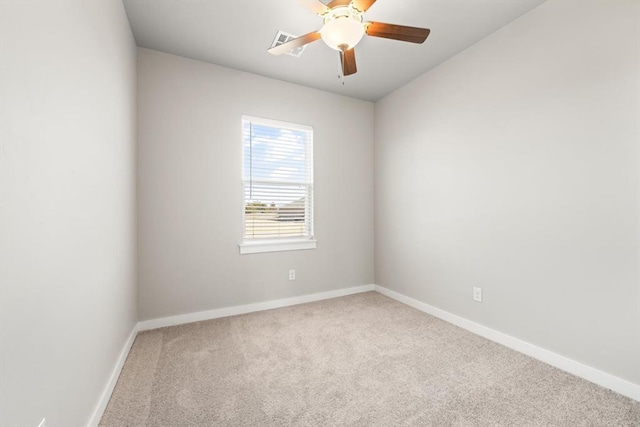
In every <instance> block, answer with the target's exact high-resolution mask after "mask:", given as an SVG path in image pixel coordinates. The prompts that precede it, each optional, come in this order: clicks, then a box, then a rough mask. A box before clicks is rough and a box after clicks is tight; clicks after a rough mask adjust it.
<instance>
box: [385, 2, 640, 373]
mask: <svg viewBox="0 0 640 427" xmlns="http://www.w3.org/2000/svg"><path fill="white" fill-rule="evenodd" d="M639 8H640V3H638V2H636V1H627V2H620V1H606V2H605V1H601V2H584V1H549V2H546V3H543V4H542V5H541V6H539V7H538V8H536V9H534V10H533V11H531V12H530V13H528V14H526V15H524V16H523V17H521V18H519V19H518V20H516V21H514V22H512V23H510V24H508V25H507V26H505V27H503V28H502V29H501V30H499V31H497V32H496V33H494V34H492V35H490V36H489V37H487V38H486V39H484V40H482V41H480V42H479V43H477V44H476V45H474V46H472V47H471V48H469V49H467V50H465V51H464V52H462V53H461V54H459V55H457V56H455V57H453V58H452V59H450V60H449V61H447V62H445V63H444V64H442V65H440V66H439V67H437V68H435V69H433V70H432V71H430V72H428V73H427V74H425V75H423V76H421V77H420V78H418V79H417V80H415V81H413V82H412V83H410V84H408V85H407V86H405V87H403V88H401V89H400V90H398V91H397V92H395V93H393V94H391V95H389V96H387V97H386V98H384V99H383V100H381V101H380V102H378V103H377V104H376V109H375V124H376V127H375V139H376V143H375V158H376V160H375V170H376V180H375V185H376V187H375V188H376V209H375V212H376V224H375V231H376V253H375V265H376V283H377V284H379V285H382V286H385V287H388V288H390V289H393V290H395V291H397V292H400V293H403V294H405V295H408V296H410V297H413V298H416V299H418V300H420V301H423V302H426V303H428V304H431V305H433V306H436V307H438V308H441V309H444V310H447V311H449V312H451V313H454V314H457V315H459V316H462V317H465V318H467V319H470V320H473V321H476V322H478V323H480V324H483V325H486V326H488V327H491V328H494V329H497V330H499V331H502V332H505V333H507V334H509V335H512V336H515V337H518V338H521V339H524V340H526V341H528V342H530V343H533V344H536V345H538V346H540V347H543V348H546V349H549V350H552V351H554V352H557V353H559V354H562V355H565V356H568V357H570V358H572V359H574V360H577V361H580V362H583V363H585V364H587V365H590V366H593V367H595V368H598V369H600V370H603V371H605V372H609V373H611V374H613V375H616V376H618V377H621V378H623V379H626V380H629V381H632V382H634V383H636V384H638V383H640V307H639V304H640V295H639V275H638V261H639V251H638V232H639V227H638V218H639V212H638V190H639V185H638V172H639V166H638V143H639V139H640V134H639V129H638V120H639V113H640V108H639V89H640V88H639V86H638V75H639V71H640V70H639V67H638V64H639V59H640V58H639V52H640V45H639V44H640V42H639V40H640V33H639V28H638V14H639V13H640V10H639ZM427 43H428V42H427ZM472 286H480V287H482V288H483V290H484V301H483V302H482V303H475V302H473V301H472Z"/></svg>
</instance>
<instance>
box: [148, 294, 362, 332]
mask: <svg viewBox="0 0 640 427" xmlns="http://www.w3.org/2000/svg"><path fill="white" fill-rule="evenodd" d="M373 290H374V285H362V286H354V287H352V288H344V289H336V290H334V291H327V292H319V293H317V294H309V295H301V296H298V297H291V298H284V299H278V300H272V301H265V302H257V303H254V304H245V305H237V306H235V307H225V308H217V309H215V310H207V311H199V312H197V313H189V314H180V315H177V316H169V317H161V318H158V319H151V320H143V321H141V322H138V330H139V331H147V330H149V329H157V328H164V327H166V326H175V325H181V324H183V323H191V322H199V321H201V320H210V319H218V318H220V317H228V316H236V315H238V314H246V313H253V312H255V311H263V310H271V309H273V308H280V307H288V306H290V305H297V304H304V303H306V302H313V301H320V300H324V299H329V298H337V297H342V296H345V295H352V294H358V293H361V292H369V291H373Z"/></svg>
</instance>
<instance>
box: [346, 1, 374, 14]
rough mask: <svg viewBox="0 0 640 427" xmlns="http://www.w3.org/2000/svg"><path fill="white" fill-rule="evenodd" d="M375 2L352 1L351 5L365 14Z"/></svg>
mask: <svg viewBox="0 0 640 427" xmlns="http://www.w3.org/2000/svg"><path fill="white" fill-rule="evenodd" d="M375 2H376V0H353V1H352V2H351V3H353V7H354V8H356V9H358V10H359V11H360V12H366V11H367V9H369V8H370V7H371V5H373V4H374V3H375Z"/></svg>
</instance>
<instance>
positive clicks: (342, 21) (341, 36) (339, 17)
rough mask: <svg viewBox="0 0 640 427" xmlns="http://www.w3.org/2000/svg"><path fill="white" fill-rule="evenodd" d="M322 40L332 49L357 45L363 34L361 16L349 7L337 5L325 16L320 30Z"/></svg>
mask: <svg viewBox="0 0 640 427" xmlns="http://www.w3.org/2000/svg"><path fill="white" fill-rule="evenodd" d="M320 35H321V36H322V40H324V42H325V43H326V44H327V46H329V47H330V48H332V49H335V50H338V51H345V50H348V49H351V48H353V47H354V46H355V45H357V44H358V43H359V42H360V40H362V36H364V24H363V23H362V16H361V15H360V14H358V13H355V12H354V11H353V10H352V9H351V8H348V7H338V8H334V9H333V10H332V11H331V14H330V15H329V16H327V17H326V18H325V22H324V26H323V27H322V29H321V30H320Z"/></svg>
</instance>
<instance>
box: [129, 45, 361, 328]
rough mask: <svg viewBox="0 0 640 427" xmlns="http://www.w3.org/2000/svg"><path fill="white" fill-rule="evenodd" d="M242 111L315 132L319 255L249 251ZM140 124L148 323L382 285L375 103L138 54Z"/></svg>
mask: <svg viewBox="0 0 640 427" xmlns="http://www.w3.org/2000/svg"><path fill="white" fill-rule="evenodd" d="M265 54H266V53H265ZM336 84H340V83H339V81H338V79H336ZM347 84H348V82H347ZM243 114H246V115H250V116H256V117H265V118H269V119H276V120H283V121H288V122H293V123H300V124H305V125H310V126H313V129H314V185H315V235H316V238H317V241H318V243H317V248H316V249H313V250H301V251H287V252H272V253H260V254H245V255H240V252H239V248H238V244H239V243H240V241H241V238H242V209H243V204H242V181H241V179H242V173H241V166H242V135H241V130H242V129H241V117H242V115H243ZM138 117H139V122H138V127H139V137H138V163H137V164H138V224H139V228H138V260H139V264H138V285H139V294H138V297H139V313H140V320H147V319H153V318H158V317H165V316H171V315H179V314H185V313H193V312H197V311H204V310H211V309H216V308H221V307H233V306H237V305H243V304H249V303H255V302H264V301H269V300H273V299H282V298H288V297H294V296H299V295H306V294H312V293H317V292H324V291H331V290H335V289H341V288H346V287H351V286H358V285H365V284H370V283H372V280H373V104H371V103H369V102H365V101H358V100H355V99H351V98H347V97H342V96H339V95H334V94H330V93H327V92H322V91H318V90H314V89H309V88H305V87H302V86H297V85H293V84H290V83H285V82H281V81H278V80H272V79H269V78H265V77H260V76H256V75H252V74H248V73H243V72H239V71H236V70H232V69H228V68H223V67H220V66H216V65H211V64H207V63H204V62H198V61H194V60H189V59H184V58H181V57H177V56H173V55H169V54H165V53H160V52H157V51H153V50H148V49H139V51H138ZM290 269H295V270H296V280H295V281H289V279H288V272H289V270H290Z"/></svg>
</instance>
